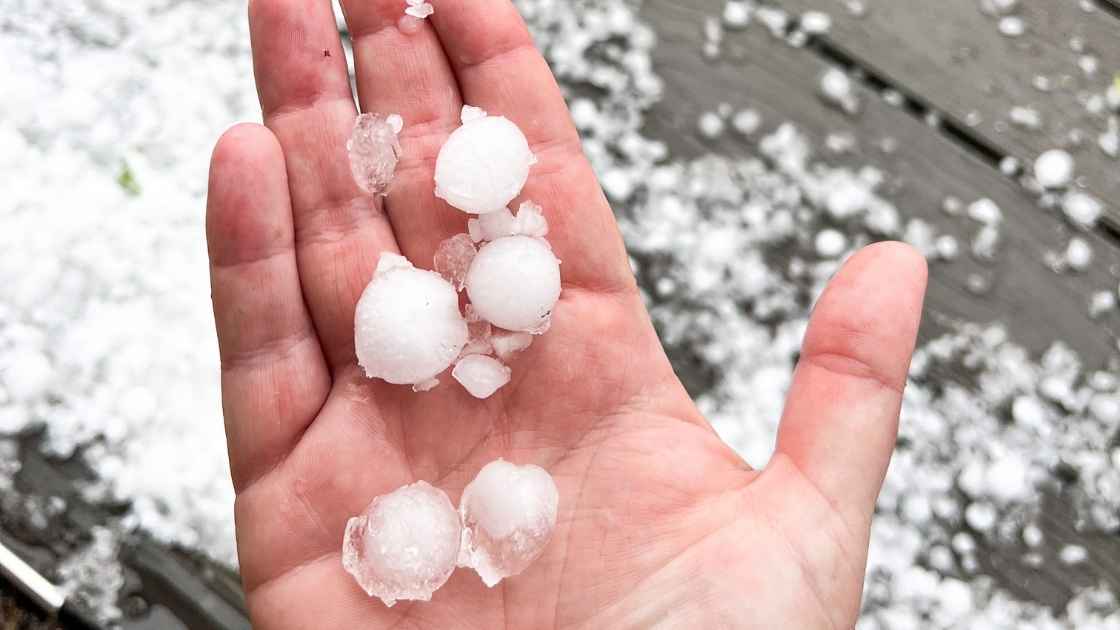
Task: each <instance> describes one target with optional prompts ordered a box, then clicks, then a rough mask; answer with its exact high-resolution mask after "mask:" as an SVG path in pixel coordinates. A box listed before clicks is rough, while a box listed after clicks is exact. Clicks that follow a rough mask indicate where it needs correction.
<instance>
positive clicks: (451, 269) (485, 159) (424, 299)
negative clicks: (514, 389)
mask: <svg viewBox="0 0 1120 630" xmlns="http://www.w3.org/2000/svg"><path fill="white" fill-rule="evenodd" d="M368 116H370V115H368V114H363V117H368ZM363 117H359V120H358V124H357V125H356V127H355V137H354V138H352V139H351V141H350V144H349V147H350V154H351V164H352V165H353V167H354V174H355V177H356V178H357V180H358V182H359V184H360V185H362V187H363V188H364V189H365V190H367V191H369V192H372V193H384V191H385V189H386V187H387V185H388V184H387V182H388V178H391V174H392V171H393V170H394V169H395V168H396V160H397V156H398V155H399V153H400V145H399V144H398V143H397V140H396V135H397V133H399V131H400V130H401V128H402V121H401V120H400V117H399V116H389V117H387V118H384V117H379V116H376V115H373V117H372V118H365V119H364V120H363ZM371 138H372V140H371ZM535 162H536V157H535V156H534V155H533V153H532V151H530V149H529V143H528V141H527V140H526V139H525V135H524V134H523V133H522V132H521V130H520V129H519V128H518V127H517V125H515V124H514V123H513V122H511V121H510V120H508V119H507V118H505V117H503V116H490V115H487V113H486V112H485V111H483V110H481V109H478V108H475V107H470V106H467V107H464V108H463V114H462V126H460V127H459V128H458V129H456V130H455V132H454V133H452V134H451V136H450V137H449V138H448V139H447V142H446V143H445V144H444V145H443V148H442V149H441V150H440V153H439V157H438V158H437V160H436V168H435V185H436V188H435V194H436V196H437V197H439V198H441V199H443V200H445V201H446V202H447V203H448V204H450V205H451V206H453V207H455V208H458V209H459V210H462V211H463V212H466V213H468V214H470V215H477V216H475V217H472V218H471V219H470V220H469V221H468V222H467V232H465V233H463V234H458V235H456V236H453V237H451V238H449V239H447V240H446V241H444V242H443V243H442V244H441V245H440V246H439V248H438V249H437V250H436V253H435V259H434V261H433V267H434V271H427V270H424V269H419V268H416V267H415V266H413V265H412V263H410V262H409V261H408V260H406V259H405V258H404V257H402V256H398V255H396V254H389V253H386V254H382V256H381V258H380V260H379V261H378V265H377V270H376V272H375V273H374V277H373V280H372V281H371V282H370V283H369V286H368V287H366V290H365V292H364V293H363V294H362V297H361V300H359V302H358V309H357V312H356V313H355V318H354V344H355V349H356V351H357V356H358V363H359V364H360V365H361V366H362V367H363V368H364V369H365V372H366V375H367V376H369V377H370V378H376V379H382V380H384V381H387V382H389V383H393V384H396V385H412V387H413V389H414V390H416V391H418V392H420V391H427V390H430V389H432V388H433V387H435V386H436V385H438V384H439V379H438V378H437V377H438V376H439V375H440V374H442V373H443V372H444V371H445V370H447V369H448V368H450V367H452V366H454V369H453V370H452V372H451V376H452V378H454V379H455V380H456V381H458V382H459V383H460V384H461V385H462V386H463V387H464V388H465V389H466V390H467V391H468V392H469V393H470V394H471V395H473V396H475V397H477V398H481V399H485V398H489V397H490V396H492V395H493V394H494V392H496V391H498V390H499V389H501V388H502V387H503V386H504V385H506V384H507V383H508V382H509V381H510V377H511V374H512V373H511V370H510V368H509V367H508V366H507V365H506V364H507V363H508V362H509V360H510V359H511V358H512V357H513V356H514V355H515V354H517V353H518V352H521V351H522V350H525V349H526V348H528V347H529V345H530V344H531V343H532V341H533V337H534V336H535V335H541V334H544V333H545V332H546V331H547V330H548V328H549V323H550V320H551V316H552V309H553V308H554V307H555V306H556V302H557V301H558V300H559V299H560V261H559V260H558V259H557V258H556V256H555V255H554V254H553V253H552V247H551V246H550V245H549V243H548V241H546V240H545V239H544V237H545V236H546V235H547V234H548V222H547V221H546V220H545V218H544V214H543V212H542V209H541V207H540V206H538V205H537V204H534V203H532V202H525V203H522V204H521V205H520V207H519V208H518V210H517V213H516V214H514V213H513V212H512V211H510V210H509V208H507V206H508V205H509V204H510V202H512V201H513V199H514V198H515V197H517V196H518V195H519V194H521V189H522V188H523V187H524V185H525V182H526V180H528V178H529V170H530V168H531V167H532V165H533V164H534V163H535ZM390 166H391V168H390ZM387 175H388V177H387ZM461 291H466V295H467V298H468V302H467V304H466V307H465V308H464V309H460V296H459V293H460V292H461Z"/></svg>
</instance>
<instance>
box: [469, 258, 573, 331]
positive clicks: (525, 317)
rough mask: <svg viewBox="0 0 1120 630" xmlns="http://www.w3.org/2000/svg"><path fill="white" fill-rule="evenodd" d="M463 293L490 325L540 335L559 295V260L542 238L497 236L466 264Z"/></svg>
mask: <svg viewBox="0 0 1120 630" xmlns="http://www.w3.org/2000/svg"><path fill="white" fill-rule="evenodd" d="M467 295H468V296H469V297H470V299H471V304H472V305H473V306H474V309H475V311H477V312H478V314H479V316H480V317H482V318H483V319H485V320H486V321H488V322H490V323H491V324H494V325H495V326H497V327H499V328H504V329H506V330H510V331H515V332H527V333H534V334H541V333H543V332H544V331H545V330H547V328H548V325H549V321H550V318H551V315H552V309H553V308H554V307H555V306H556V302H557V301H558V300H559V299H560V261H559V260H557V259H556V256H555V255H553V253H552V248H551V247H549V245H548V242H547V241H545V240H544V239H541V238H534V237H531V236H507V237H504V238H499V239H498V240H496V241H493V242H490V243H487V244H486V245H484V246H483V247H482V249H481V250H479V252H478V255H477V256H475V259H474V262H473V263H471V268H470V271H469V272H467Z"/></svg>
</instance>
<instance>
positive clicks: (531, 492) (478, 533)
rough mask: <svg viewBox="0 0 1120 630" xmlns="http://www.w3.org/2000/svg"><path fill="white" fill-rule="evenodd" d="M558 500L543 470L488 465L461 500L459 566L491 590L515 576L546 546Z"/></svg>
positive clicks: (499, 462) (495, 463) (506, 464)
mask: <svg viewBox="0 0 1120 630" xmlns="http://www.w3.org/2000/svg"><path fill="white" fill-rule="evenodd" d="M559 501H560V493H559V491H558V490H557V488H556V482H555V481H553V479H552V476H551V475H549V474H548V472H547V471H546V470H544V469H543V468H540V467H539V466H533V465H525V466H518V465H516V464H512V463H510V462H507V461H505V460H503V459H498V460H496V461H493V462H490V463H489V464H487V465H486V466H485V467H483V469H482V470H481V471H479V473H478V476H477V477H475V478H474V481H472V482H471V483H470V484H468V485H467V487H466V488H465V489H464V490H463V496H462V498H461V499H460V501H459V514H460V516H461V517H462V521H463V545H462V551H461V555H460V558H459V564H460V566H467V567H471V568H473V569H474V570H475V571H477V572H478V575H479V576H480V577H481V578H482V581H483V582H484V583H485V584H486V585H487V586H490V587H493V586H495V585H496V584H498V583H499V582H501V581H502V579H504V578H507V577H511V576H514V575H518V574H519V573H521V572H522V571H524V570H525V569H526V568H528V567H529V565H530V564H532V562H533V561H534V560H536V559H537V558H538V557H539V556H540V555H541V553H542V552H543V551H544V549H545V547H546V546H547V545H548V541H549V539H550V538H551V537H552V533H553V530H554V529H555V528H556V514H557V509H558V504H559Z"/></svg>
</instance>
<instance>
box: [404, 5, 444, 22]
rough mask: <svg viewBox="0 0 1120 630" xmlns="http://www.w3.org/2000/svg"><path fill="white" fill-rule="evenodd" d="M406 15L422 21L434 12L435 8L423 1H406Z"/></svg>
mask: <svg viewBox="0 0 1120 630" xmlns="http://www.w3.org/2000/svg"><path fill="white" fill-rule="evenodd" d="M404 12H405V13H406V14H408V15H411V16H412V17H414V18H418V19H421V20H423V19H424V18H426V17H428V16H429V15H431V14H433V13H435V12H436V10H435V7H433V6H432V5H431V3H429V2H426V1H425V0H408V8H406V9H405V10H404Z"/></svg>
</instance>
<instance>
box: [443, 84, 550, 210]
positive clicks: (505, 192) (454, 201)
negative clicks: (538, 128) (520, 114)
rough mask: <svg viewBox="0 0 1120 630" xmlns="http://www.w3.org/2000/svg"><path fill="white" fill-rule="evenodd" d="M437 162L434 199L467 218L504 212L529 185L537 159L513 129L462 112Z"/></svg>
mask: <svg viewBox="0 0 1120 630" xmlns="http://www.w3.org/2000/svg"><path fill="white" fill-rule="evenodd" d="M462 121H463V125H462V126H461V127H459V128H458V129H456V130H455V131H454V132H453V133H452V134H451V137H449V138H448V139H447V142H446V143H445V144H444V145H443V148H442V149H440V152H439V157H437V158H436V171H435V180H436V193H435V194H436V196H437V197H439V198H440V199H443V200H445V201H446V202H447V203H449V204H451V205H452V206H454V207H456V208H458V209H459V210H462V211H463V212H466V213H469V214H485V213H487V212H494V211H497V210H501V209H503V208H505V207H506V206H507V205H508V204H509V202H510V201H512V200H513V198H514V197H516V196H517V195H518V194H520V193H521V189H522V188H523V187H524V186H525V182H526V181H527V180H528V179H529V169H530V168H531V167H532V166H533V164H535V163H536V161H537V158H536V156H534V155H533V152H532V151H531V150H530V149H529V141H528V140H526V138H525V134H523V133H522V132H521V129H520V128H518V126H517V125H515V124H513V122H511V121H510V120H509V119H507V118H505V117H504V116H489V115H486V113H485V112H484V111H482V110H480V109H478V108H477V107H470V106H466V107H464V108H463V114H462Z"/></svg>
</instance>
